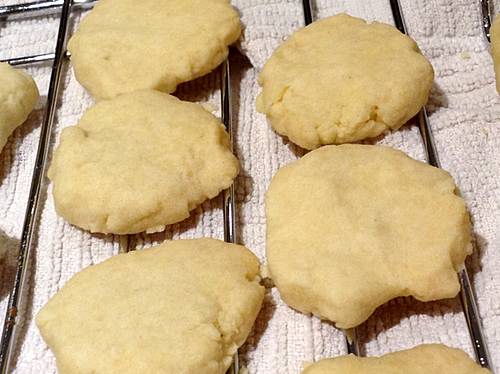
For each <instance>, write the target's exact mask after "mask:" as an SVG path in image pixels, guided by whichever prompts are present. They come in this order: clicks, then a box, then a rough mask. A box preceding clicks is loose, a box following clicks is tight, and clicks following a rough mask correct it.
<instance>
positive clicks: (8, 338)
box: [0, 0, 492, 374]
mask: <svg viewBox="0 0 500 374" xmlns="http://www.w3.org/2000/svg"><path fill="white" fill-rule="evenodd" d="M95 2H96V0H73V1H72V0H43V1H35V2H30V3H25V4H17V5H10V6H1V7H0V19H7V20H9V19H16V18H25V17H32V16H41V15H46V14H49V13H56V12H60V19H59V30H58V33H57V43H56V48H55V50H54V53H47V54H38V55H31V56H17V57H14V58H11V59H8V60H5V61H4V62H8V63H9V64H11V65H13V66H16V65H31V64H37V63H40V62H47V61H52V71H51V77H50V82H49V90H48V95H47V102H46V106H45V112H44V117H43V122H42V126H41V131H40V138H39V143H38V150H37V154H36V159H35V166H34V170H33V174H32V180H31V188H30V192H29V198H28V202H27V208H26V214H25V218H24V224H23V229H22V235H21V242H20V247H19V255H18V258H17V268H16V274H15V279H14V283H13V285H12V290H11V292H10V296H9V301H8V306H7V312H6V317H5V321H4V325H3V331H2V339H1V343H0V370H1V373H8V372H9V371H10V367H11V360H12V355H13V347H14V345H15V337H16V326H17V324H18V323H19V319H20V318H21V317H22V316H20V315H19V314H18V312H19V309H20V306H21V305H22V302H23V300H24V297H25V288H26V281H27V277H28V271H29V261H30V256H31V252H32V246H33V235H34V232H35V229H36V226H37V224H38V219H39V214H40V200H41V189H42V184H43V183H42V182H43V179H44V178H45V172H46V169H47V158H48V152H49V142H50V135H51V133H52V127H53V124H54V117H55V113H56V108H57V99H58V98H59V97H60V95H62V94H63V92H61V91H62V90H61V76H62V71H63V66H64V64H65V62H66V61H67V59H68V54H67V51H66V41H67V36H68V29H69V26H68V25H69V21H70V17H71V16H72V14H73V12H74V11H77V10H80V9H90V8H91V7H92V6H93V5H94V4H95ZM389 3H390V6H391V10H392V15H393V18H394V23H395V25H396V27H397V28H398V30H399V31H401V32H402V33H404V34H407V28H406V25H405V22H404V16H403V12H402V8H401V4H400V2H399V0H389ZM302 5H303V16H304V23H305V24H306V25H309V24H310V23H312V22H313V14H314V12H313V7H312V3H311V0H302ZM480 6H481V11H482V26H483V31H484V34H485V37H486V38H487V39H488V41H489V40H490V26H491V20H492V7H491V2H490V1H488V0H480ZM220 69H221V117H222V122H223V123H224V125H225V126H226V130H227V132H228V133H229V136H230V137H231V147H232V144H233V139H232V136H233V129H232V115H231V102H232V100H231V84H230V82H231V80H230V63H229V59H227V60H226V61H225V62H224V63H223V64H222V65H221V68H220ZM417 120H418V121H417V122H418V124H419V130H420V135H421V140H422V143H423V146H424V149H425V154H426V159H427V162H428V163H429V164H430V165H432V166H435V167H440V162H439V157H438V153H437V151H436V147H435V145H434V138H433V135H432V131H431V126H430V123H429V118H428V116H427V112H426V109H425V107H424V108H422V110H421V111H420V112H419V114H418V115H417ZM234 191H235V189H234V184H233V185H232V186H231V187H229V188H228V189H227V190H225V191H224V192H223V194H222V197H223V227H224V240H225V241H226V242H230V243H235V242H236V221H235V192H234ZM133 249H134V248H133V247H132V246H131V245H130V241H129V240H128V238H126V239H125V240H122V241H121V250H122V251H124V252H127V251H129V250H133ZM459 278H460V283H461V291H460V296H461V297H460V299H461V302H462V309H463V312H464V315H465V317H466V320H467V326H468V331H469V335H470V337H471V342H472V346H473V348H474V352H475V355H476V360H477V362H478V363H479V364H480V365H481V366H482V367H485V368H489V367H490V363H489V362H490V359H489V353H488V349H487V346H486V342H485V339H484V336H483V331H482V324H481V320H480V316H479V312H478V308H477V301H476V297H475V295H474V292H473V288H472V285H471V282H470V278H469V274H468V271H467V269H466V268H464V269H463V270H462V271H461V272H460V274H459ZM347 335H348V338H346V346H347V351H348V352H349V353H352V354H355V355H360V354H361V350H360V348H359V344H358V339H357V334H356V330H355V329H353V331H350V332H349V333H348V334H347ZM230 372H231V373H233V374H237V373H238V372H239V363H238V355H237V354H236V355H235V356H234V363H233V366H232V367H231V369H230Z"/></svg>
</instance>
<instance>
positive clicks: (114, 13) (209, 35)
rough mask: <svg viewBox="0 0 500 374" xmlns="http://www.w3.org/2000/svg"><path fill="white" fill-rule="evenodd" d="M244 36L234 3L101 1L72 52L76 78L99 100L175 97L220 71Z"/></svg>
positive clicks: (72, 44)
mask: <svg viewBox="0 0 500 374" xmlns="http://www.w3.org/2000/svg"><path fill="white" fill-rule="evenodd" d="M240 33H241V26H240V21H239V16H238V13H237V12H236V10H234V9H233V8H232V7H231V5H230V3H229V0H182V1H179V0H141V1H137V0H100V1H99V2H98V3H97V4H96V5H95V7H94V9H93V10H92V11H91V12H90V13H89V14H88V15H87V16H86V17H85V18H84V19H83V20H82V22H81V23H80V25H79V27H78V30H77V31H76V32H75V34H74V35H73V37H72V38H71V39H70V41H69V43H68V50H69V51H70V53H71V61H72V63H73V67H74V69H75V75H76V78H77V79H78V81H79V82H80V83H81V84H82V85H83V86H84V87H85V88H86V89H87V90H88V91H89V92H90V93H91V95H92V96H94V97H95V98H97V99H109V98H113V97H115V96H117V95H120V94H123V93H127V92H132V91H136V90H141V89H156V90H161V91H164V92H167V93H170V92H173V91H175V89H176V87H177V85H178V84H179V83H182V82H186V81H190V80H192V79H195V78H198V77H201V76H202V75H205V74H207V73H209V72H210V71H212V70H213V69H215V68H216V67H217V66H218V65H219V64H220V63H221V62H222V61H224V60H225V59H226V57H227V54H228V46H229V45H230V44H232V43H234V42H235V41H236V40H237V39H238V38H239V36H240Z"/></svg>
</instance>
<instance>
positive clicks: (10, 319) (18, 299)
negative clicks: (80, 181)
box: [0, 0, 72, 374]
mask: <svg viewBox="0 0 500 374" xmlns="http://www.w3.org/2000/svg"><path fill="white" fill-rule="evenodd" d="M71 5H72V3H71V0H65V1H64V4H63V7H62V12H61V17H60V21H59V31H58V34H57V44H56V50H55V56H54V57H55V58H54V62H53V64H52V73H51V77H50V84H49V92H48V96H47V107H46V110H45V115H44V118H43V123H42V127H41V129H40V140H39V143H38V150H37V155H36V159H35V168H34V170H33V176H32V180H31V181H32V182H31V188H30V193H29V199H28V204H27V208H26V214H25V219H24V224H23V231H22V235H21V244H20V247H19V255H18V258H17V268H16V275H15V279H14V285H13V288H12V291H11V293H10V296H9V302H8V304H7V313H6V316H5V322H4V325H3V331H2V341H1V345H0V371H1V373H2V374H6V373H8V372H9V367H10V363H11V359H12V354H13V351H14V350H13V347H14V342H15V332H16V325H17V322H18V321H17V316H18V312H19V310H20V308H21V306H22V305H23V298H24V295H25V286H26V282H27V279H28V269H29V263H30V255H31V250H32V242H33V234H34V232H35V228H36V224H37V217H38V215H39V211H40V192H41V187H42V184H43V180H44V176H45V170H46V161H47V155H48V150H49V143H50V137H51V132H52V125H53V123H54V117H55V113H56V108H57V97H58V93H59V86H60V81H61V73H62V68H63V62H64V51H65V48H66V35H67V30H68V21H69V16H70V13H71Z"/></svg>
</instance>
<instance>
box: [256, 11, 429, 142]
mask: <svg viewBox="0 0 500 374" xmlns="http://www.w3.org/2000/svg"><path fill="white" fill-rule="evenodd" d="M433 78H434V72H433V69H432V66H431V64H430V63H429V61H427V59H426V58H425V57H424V56H422V54H421V53H420V51H419V49H418V47H417V45H416V43H415V42H414V41H413V40H412V39H410V38H409V37H408V36H405V35H403V34H401V33H400V32H399V31H398V30H397V29H396V28H394V27H392V26H389V25H386V24H383V23H378V22H374V23H371V24H367V23H366V22H365V21H364V20H362V19H359V18H353V17H350V16H348V15H346V14H340V15H337V16H334V17H330V18H326V19H323V20H321V21H317V22H314V23H313V24H311V25H310V26H307V27H305V28H303V29H301V30H299V31H297V32H295V33H294V34H293V35H292V36H291V37H290V38H289V39H288V40H287V41H285V42H284V43H283V44H282V45H281V46H280V47H279V48H278V49H276V51H275V52H274V54H273V55H272V57H271V58H270V59H269V61H268V62H267V63H266V65H265V66H264V69H263V70H262V73H261V75H260V77H259V83H260V85H261V86H262V93H261V94H260V96H259V97H258V99H257V110H258V111H259V112H262V113H265V114H266V115H267V117H268V119H269V120H270V122H271V125H272V126H273V128H274V129H275V130H276V131H277V132H278V133H279V134H281V135H286V136H287V137H288V138H289V139H290V140H291V141H292V142H294V143H296V144H298V145H300V146H301V147H303V148H306V149H314V148H317V147H319V146H321V145H324V144H340V143H346V142H354V141H358V140H361V139H365V138H371V137H374V136H377V135H380V134H381V133H383V132H384V131H386V130H391V129H392V130H395V129H398V128H399V127H401V126H402V125H403V124H405V123H406V122H407V121H408V120H409V119H410V118H411V117H413V116H414V115H415V114H416V113H417V112H418V111H419V109H420V108H422V106H423V105H424V104H425V103H426V101H427V98H428V96H429V91H430V89H431V86H432V81H433Z"/></svg>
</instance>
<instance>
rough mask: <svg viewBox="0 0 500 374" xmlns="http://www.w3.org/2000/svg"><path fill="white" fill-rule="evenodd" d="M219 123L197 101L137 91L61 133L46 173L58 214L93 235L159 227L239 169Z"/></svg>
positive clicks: (222, 186)
mask: <svg viewBox="0 0 500 374" xmlns="http://www.w3.org/2000/svg"><path fill="white" fill-rule="evenodd" d="M238 170H239V167H238V160H237V159H236V157H235V156H234V155H233V154H232V153H231V151H230V148H229V137H228V134H227V133H226V131H225V130H224V126H223V125H222V123H221V122H220V121H219V120H218V119H217V118H216V117H215V116H213V115H212V114H211V113H209V112H207V111H206V110H205V109H204V108H203V107H202V106H201V105H199V104H194V103H189V102H184V101H181V100H179V99H177V98H176V97H174V96H171V95H168V94H164V93H161V92H158V91H153V90H146V91H137V92H134V93H131V94H124V95H121V96H119V97H117V98H114V99H112V100H103V101H100V102H98V103H97V104H96V105H95V106H94V107H92V108H90V109H89V110H88V111H87V112H86V113H85V114H84V115H83V117H82V118H81V119H80V121H79V123H78V125H77V126H71V127H68V128H66V129H64V130H63V132H62V134H61V139H60V144H59V146H58V148H57V149H56V151H55V154H54V159H53V161H52V164H51V166H50V169H49V173H48V176H49V178H50V179H51V180H52V182H53V195H54V202H55V207H56V210H57V213H58V214H59V215H61V216H62V217H63V218H65V219H66V220H67V221H69V222H70V223H72V224H74V225H76V226H79V227H81V228H84V229H86V230H89V231H91V232H100V233H113V234H132V233H138V232H142V231H149V232H154V231H161V230H162V228H163V227H164V226H165V225H168V224H172V223H175V222H179V221H182V220H184V219H186V218H187V217H189V212H190V211H191V210H192V209H194V208H195V207H196V206H198V205H199V204H201V203H202V202H203V201H205V200H207V199H211V198H213V197H215V196H217V195H218V194H219V192H220V191H222V190H223V189H225V188H227V187H229V186H230V185H231V183H232V181H233V179H234V178H235V177H236V175H237V174H238Z"/></svg>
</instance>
